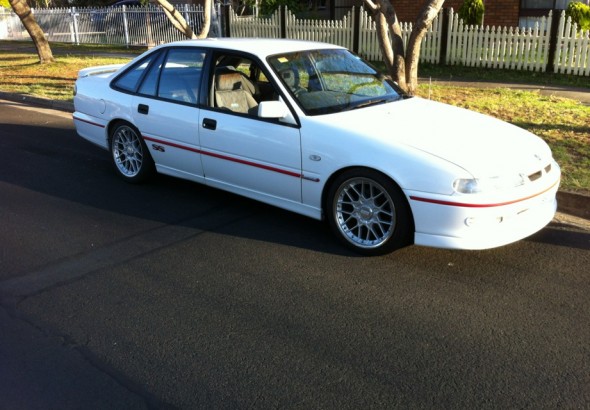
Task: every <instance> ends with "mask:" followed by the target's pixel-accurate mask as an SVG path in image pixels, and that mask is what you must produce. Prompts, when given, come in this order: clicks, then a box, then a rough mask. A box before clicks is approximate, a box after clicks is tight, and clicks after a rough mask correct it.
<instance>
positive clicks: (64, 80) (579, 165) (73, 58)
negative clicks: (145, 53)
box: [0, 42, 590, 194]
mask: <svg viewBox="0 0 590 410" xmlns="http://www.w3.org/2000/svg"><path fill="white" fill-rule="evenodd" d="M3 45H5V42H4V44H3V42H0V90H2V91H5V92H14V93H19V94H28V95H34V96H37V97H42V98H49V99H53V100H64V101H71V100H72V90H73V85H74V81H75V79H76V77H77V73H78V70H80V69H82V68H86V67H91V66H96V65H105V64H119V63H126V62H128V61H129V59H130V57H129V54H131V55H133V54H138V53H139V52H141V51H142V50H129V49H125V48H121V47H105V46H93V47H86V46H84V47H81V46H72V45H54V44H52V49H53V50H54V55H55V56H56V59H57V61H56V63H55V64H50V65H41V64H39V63H38V59H37V56H36V54H35V53H34V51H33V52H31V51H30V47H31V44H30V43H19V45H20V46H21V47H16V50H15V47H12V46H11V47H2V46H3ZM106 52H108V53H125V54H127V55H126V56H122V57H112V56H109V57H103V56H101V54H103V53H106ZM420 67H421V75H422V76H429V75H432V76H433V77H436V78H439V79H450V78H453V79H458V78H461V79H465V80H470V79H478V80H482V79H483V80H486V81H491V82H521V83H525V82H526V83H529V84H530V83H531V82H532V83H534V84H539V85H544V84H551V85H556V84H559V85H569V86H577V87H583V86H584V85H586V86H587V87H588V88H589V92H590V82H588V80H587V78H585V77H580V78H579V79H578V78H571V77H573V76H562V77H563V78H561V79H556V77H555V76H554V75H551V74H544V73H536V74H537V75H532V74H531V73H529V72H525V73H515V72H512V71H510V72H506V71H507V70H500V71H499V72H498V71H495V70H484V72H485V73H487V74H485V76H484V72H481V69H476V70H474V69H470V68H458V67H452V68H448V67H447V68H444V67H439V66H436V67H434V66H428V65H421V66H420ZM429 70H436V72H433V71H429ZM445 70H446V71H445ZM459 76H461V77H459ZM471 76H473V77H471ZM568 77H569V78H568ZM419 95H421V96H423V97H425V98H428V97H429V96H430V98H432V99H433V100H436V101H441V102H444V103H448V104H452V105H457V106H460V107H464V108H468V109H471V110H474V111H478V112H481V113H484V114H488V115H491V116H494V117H496V118H499V119H502V120H504V121H508V122H510V123H513V124H515V125H517V126H519V127H522V128H525V129H527V130H529V131H531V132H533V133H535V134H536V135H538V136H540V137H541V138H543V139H544V140H545V141H547V143H548V144H549V145H550V146H551V149H552V150H553V154H554V156H555V158H556V160H557V162H558V163H559V164H560V165H561V167H562V171H563V180H562V189H565V190H568V191H576V192H581V193H585V194H590V107H588V106H584V105H582V104H580V103H578V102H576V101H573V100H569V99H565V98H558V97H547V96H543V95H540V94H539V93H537V92H534V91H519V90H510V89H489V88H476V87H456V86H441V85H433V86H430V87H429V85H427V84H425V85H421V86H420V89H419ZM508 149H509V148H508Z"/></svg>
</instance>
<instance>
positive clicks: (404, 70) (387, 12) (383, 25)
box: [364, 0, 445, 95]
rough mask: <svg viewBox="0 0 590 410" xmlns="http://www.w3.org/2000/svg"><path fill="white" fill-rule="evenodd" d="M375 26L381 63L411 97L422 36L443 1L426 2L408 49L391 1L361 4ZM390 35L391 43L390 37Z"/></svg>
mask: <svg viewBox="0 0 590 410" xmlns="http://www.w3.org/2000/svg"><path fill="white" fill-rule="evenodd" d="M364 2H365V4H366V5H367V6H368V8H369V10H370V12H371V14H372V16H373V19H374V20H375V23H376V25H377V38H378V40H379V48H380V49H381V53H382V55H383V61H384V62H385V66H386V67H387V71H388V72H389V75H390V76H391V78H392V79H393V80H394V81H396V82H397V83H398V85H399V86H400V87H401V88H402V89H403V90H404V91H406V92H407V93H408V94H410V95H414V94H415V93H416V89H417V87H418V62H419V59H420V47H421V45H422V39H423V38H424V35H425V34H426V32H427V31H428V29H429V28H430V26H431V25H432V22H433V20H434V19H435V18H436V16H437V15H438V12H439V11H440V9H441V7H442V5H443V3H444V2H445V0H426V1H425V2H424V5H423V6H422V10H421V11H420V13H419V15H418V18H417V19H416V22H415V23H414V25H413V28H412V32H411V34H410V38H409V39H408V45H407V48H406V47H405V46H404V41H403V39H402V30H401V26H400V23H399V20H398V18H397V14H396V12H395V8H394V7H393V4H392V3H391V1H390V0H364ZM390 32H391V40H390V37H389V33H390Z"/></svg>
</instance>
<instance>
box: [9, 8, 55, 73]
mask: <svg viewBox="0 0 590 410" xmlns="http://www.w3.org/2000/svg"><path fill="white" fill-rule="evenodd" d="M9 2H10V5H11V6H12V10H14V12H15V13H16V15H17V16H18V18H19V19H20V21H21V22H22V23H23V26H24V27H25V29H26V30H27V32H28V33H29V36H31V39H32V40H33V44H35V48H36V49H37V54H38V55H39V62H40V63H41V64H47V63H52V62H54V61H55V59H54V58H53V53H52V52H51V47H49V42H48V41H47V38H46V37H45V34H44V33H43V30H42V29H41V27H39V24H37V20H35V16H34V15H33V12H32V11H31V8H30V7H29V5H28V4H27V2H26V0H9Z"/></svg>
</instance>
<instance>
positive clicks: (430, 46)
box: [229, 7, 442, 63]
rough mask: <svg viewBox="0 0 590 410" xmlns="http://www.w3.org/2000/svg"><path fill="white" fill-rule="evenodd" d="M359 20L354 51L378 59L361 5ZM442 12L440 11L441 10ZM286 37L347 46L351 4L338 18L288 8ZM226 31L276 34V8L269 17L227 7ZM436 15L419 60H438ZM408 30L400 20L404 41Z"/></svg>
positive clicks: (263, 35)
mask: <svg viewBox="0 0 590 410" xmlns="http://www.w3.org/2000/svg"><path fill="white" fill-rule="evenodd" d="M360 11H361V12H360V23H359V30H358V32H359V43H358V54H359V55H361V56H363V57H365V58H367V59H369V60H380V59H381V50H380V49H379V42H378V40H377V31H376V25H375V22H374V21H373V20H372V18H371V16H370V15H369V14H368V13H367V12H366V11H365V10H364V9H363V8H362V7H361V10H360ZM441 13H442V12H441ZM286 15H287V16H286V21H285V29H286V37H287V38H290V39H297V40H311V41H322V42H325V43H331V44H336V45H339V46H342V47H346V48H349V49H352V48H353V43H354V33H355V31H356V30H355V27H354V19H353V16H354V7H353V8H352V10H351V11H349V12H348V13H347V14H345V15H344V16H343V17H342V19H339V20H311V19H298V18H297V17H296V16H295V15H294V14H293V13H291V12H290V11H289V10H287V12H286ZM229 20H230V33H231V36H232V37H260V38H279V37H280V32H281V26H280V24H281V21H280V12H279V11H276V12H275V13H274V14H273V15H271V16H269V17H254V16H246V17H240V16H238V14H237V13H236V12H234V11H233V10H232V9H230V15H229ZM440 21H441V19H440V18H438V19H436V20H435V22H434V23H433V25H432V27H431V28H430V29H429V30H428V32H427V34H426V36H425V38H424V40H423V43H422V49H421V53H420V61H422V62H429V63H438V62H440V52H439V50H440V43H441V39H442V24H440ZM411 32H412V24H411V23H402V34H403V39H404V43H407V41H408V38H409V36H410V33H411Z"/></svg>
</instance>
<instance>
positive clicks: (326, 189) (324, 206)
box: [321, 165, 416, 231]
mask: <svg viewBox="0 0 590 410" xmlns="http://www.w3.org/2000/svg"><path fill="white" fill-rule="evenodd" d="M354 170H356V171H358V172H359V173H362V172H363V171H370V172H377V173H379V174H381V176H383V177H384V178H386V179H388V180H389V181H390V182H391V183H392V184H393V185H394V187H395V188H396V189H397V190H399V192H400V193H401V197H402V198H403V200H404V201H405V203H406V205H407V207H408V209H409V211H410V217H411V221H410V223H411V225H412V230H413V231H415V226H416V225H415V223H414V212H413V211H412V207H411V206H410V201H409V200H408V197H407V196H406V194H405V192H404V190H403V189H402V188H401V187H400V185H399V184H398V183H397V182H396V181H395V180H394V179H393V178H391V177H390V176H389V175H387V174H385V173H384V172H382V171H379V170H378V169H375V168H371V167H367V166H360V165H356V166H348V167H344V168H341V169H339V170H337V171H336V172H334V173H332V175H330V177H329V178H328V179H327V180H326V183H325V184H324V187H323V189H322V199H321V200H322V202H321V204H322V215H323V219H324V220H325V219H326V212H329V209H328V192H329V191H330V188H331V187H332V185H333V184H334V181H335V180H336V179H337V178H338V177H339V176H340V175H342V174H344V173H345V172H349V171H354Z"/></svg>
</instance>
